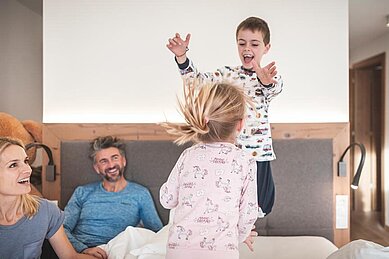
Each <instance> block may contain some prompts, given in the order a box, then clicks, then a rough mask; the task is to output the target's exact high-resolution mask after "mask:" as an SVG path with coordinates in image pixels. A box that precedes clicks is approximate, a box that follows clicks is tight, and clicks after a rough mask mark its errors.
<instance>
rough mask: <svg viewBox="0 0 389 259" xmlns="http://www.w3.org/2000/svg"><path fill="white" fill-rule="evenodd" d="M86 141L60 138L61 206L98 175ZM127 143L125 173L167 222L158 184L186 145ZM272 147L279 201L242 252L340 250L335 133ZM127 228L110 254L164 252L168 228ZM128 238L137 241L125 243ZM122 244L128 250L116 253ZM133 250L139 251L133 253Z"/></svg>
mask: <svg viewBox="0 0 389 259" xmlns="http://www.w3.org/2000/svg"><path fill="white" fill-rule="evenodd" d="M88 142H89V140H78V141H67V140H65V141H61V144H60V158H61V163H60V172H61V182H60V187H61V188H60V199H59V205H60V207H61V208H64V206H65V205H66V203H67V201H68V200H69V198H70V196H71V194H72V193H73V191H74V189H75V188H76V187H77V186H78V185H82V184H86V183H89V182H93V181H99V178H98V176H97V174H96V173H95V172H94V171H93V169H92V165H91V161H90V160H89V158H88ZM126 146H127V147H126V148H127V150H126V152H127V168H126V171H125V175H126V178H127V179H128V180H130V181H134V182H137V183H140V184H142V185H144V186H146V187H147V188H148V189H149V190H150V192H151V194H152V196H153V199H154V201H155V204H156V207H157V210H158V213H159V215H160V217H161V219H162V221H163V223H164V224H167V223H168V220H169V211H168V210H166V209H164V208H163V207H162V206H161V205H160V204H159V198H158V193H159V188H160V186H161V185H162V183H163V182H165V181H166V179H167V177H168V175H169V173H170V170H171V169H172V167H173V165H174V164H175V162H176V160H177V158H178V157H179V155H180V153H181V152H182V150H183V149H184V148H185V147H186V146H183V147H178V146H176V145H175V144H173V143H172V141H170V140H168V141H161V140H147V141H140V140H136V141H134V140H127V141H126ZM274 147H275V151H276V154H277V160H275V161H274V162H272V169H273V176H274V181H275V184H276V201H275V205H274V207H273V211H272V212H271V213H270V214H269V215H268V216H266V217H265V218H264V219H262V220H259V221H257V224H256V230H257V231H258V233H259V235H260V236H259V237H257V238H256V239H255V252H254V253H252V252H250V251H249V250H248V249H247V247H245V246H244V245H243V246H241V247H240V252H241V258H244V259H249V258H299V259H301V258H309V259H314V258H317V259H319V258H323V259H324V258H326V257H327V256H328V255H330V254H331V253H332V252H334V251H335V250H337V247H336V246H335V245H334V222H333V219H334V211H333V208H334V206H333V205H334V204H333V182H334V179H333V177H334V176H333V142H332V140H331V139H309V140H304V139H287V140H285V139H282V140H275V141H274ZM150 161H152V162H150ZM166 228H167V227H165V228H164V229H166ZM126 231H127V230H126ZM128 231H132V232H131V233H130V232H127V234H126V235H123V236H124V238H127V239H125V241H123V240H121V241H118V240H116V241H117V243H116V244H114V243H113V242H112V243H111V244H107V247H106V249H107V250H108V251H112V252H110V258H138V259H145V258H149V259H151V258H154V259H156V258H164V256H163V253H164V244H165V242H166V238H167V235H165V234H166V230H165V232H163V231H162V232H161V233H160V232H158V233H157V234H155V233H150V232H147V233H146V232H144V230H142V229H141V230H139V229H138V228H129V229H128ZM139 231H140V232H141V233H143V234H139V233H138V232H139ZM142 231H143V232H142ZM134 233H135V234H134ZM134 235H135V236H136V238H134V239H131V240H130V241H131V242H129V240H128V238H131V237H133V236H134ZM119 240H120V239H119ZM134 240H137V242H138V243H136V242H134ZM129 243H131V244H132V245H137V246H136V247H126V244H129ZM118 247H121V249H122V251H126V252H125V254H123V253H122V251H120V252H116V253H115V250H116V251H119V250H118ZM123 247H124V248H123ZM145 247H146V248H145ZM150 247H151V248H150ZM123 249H124V250H123ZM134 250H135V253H130V252H134ZM136 251H137V252H136Z"/></svg>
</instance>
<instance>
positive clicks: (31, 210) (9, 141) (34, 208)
mask: <svg viewBox="0 0 389 259" xmlns="http://www.w3.org/2000/svg"><path fill="white" fill-rule="evenodd" d="M12 145H15V146H19V147H21V148H23V149H25V147H24V145H23V142H22V141H20V140H19V139H14V138H7V137H0V159H1V154H2V153H3V152H4V150H5V149H6V148H7V147H9V146H12ZM19 209H20V210H21V211H22V212H23V214H24V215H25V216H26V217H27V218H29V219H31V218H32V217H33V216H34V215H35V214H36V213H37V212H38V209H39V198H38V197H37V196H34V195H30V194H22V195H21V202H20V208H19Z"/></svg>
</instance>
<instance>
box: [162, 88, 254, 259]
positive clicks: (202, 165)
mask: <svg viewBox="0 0 389 259" xmlns="http://www.w3.org/2000/svg"><path fill="white" fill-rule="evenodd" d="M198 84H199V83H198V82H195V83H194V84H191V85H189V86H187V87H186V88H185V90H184V95H185V97H184V101H183V102H181V103H180V109H181V112H182V114H183V115H184V117H185V121H186V123H185V124H174V123H164V124H163V126H165V127H167V129H168V132H169V133H172V134H175V135H177V136H178V138H177V140H176V142H177V143H178V144H184V143H186V142H189V141H192V142H195V145H194V146H192V147H190V148H187V149H186V150H185V151H184V152H183V153H182V154H181V156H180V157H179V159H178V161H177V163H176V165H175V166H174V168H173V169H172V172H171V173H170V176H169V178H168V180H167V182H166V183H164V184H163V185H162V187H161V190H160V202H161V204H162V206H164V207H165V208H167V209H173V208H175V216H174V219H173V224H172V226H171V228H170V232H169V238H168V243H167V254H166V258H167V259H175V258H185V259H190V258H207V259H213V258H220V259H221V258H223V259H238V258H239V251H238V245H239V243H241V242H244V241H245V240H246V239H247V238H249V237H250V233H251V229H252V227H253V225H254V223H255V221H256V219H257V217H258V205H257V191H256V189H257V181H256V162H255V160H254V159H253V158H252V157H251V156H250V154H246V152H245V151H243V150H241V149H239V148H238V147H236V146H235V145H234V143H235V138H236V135H237V134H238V133H239V131H240V130H241V129H242V127H243V118H244V116H245V110H246V106H247V104H248V101H247V100H248V99H247V97H246V96H245V94H244V93H243V90H242V89H241V88H238V87H236V86H234V85H231V84H228V83H217V84H205V85H198ZM199 86H200V87H199ZM249 247H250V245H249Z"/></svg>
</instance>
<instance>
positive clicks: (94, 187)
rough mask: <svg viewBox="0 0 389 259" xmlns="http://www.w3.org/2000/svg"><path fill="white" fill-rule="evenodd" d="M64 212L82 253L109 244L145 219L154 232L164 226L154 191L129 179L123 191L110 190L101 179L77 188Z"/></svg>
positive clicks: (71, 236) (69, 232)
mask: <svg viewBox="0 0 389 259" xmlns="http://www.w3.org/2000/svg"><path fill="white" fill-rule="evenodd" d="M64 211H65V221H64V227H65V232H66V234H67V236H68V238H69V240H70V242H71V243H72V245H73V246H74V248H75V249H76V250H77V251H78V252H81V251H83V250H84V249H86V248H88V247H95V246H98V245H101V244H106V243H108V241H109V240H111V239H112V238H114V237H115V236H116V235H118V234H119V233H120V232H122V231H123V230H125V229H126V228H127V227H128V226H137V225H138V224H139V223H140V222H141V221H142V224H143V226H144V227H145V228H148V229H151V230H153V231H158V230H160V229H161V228H162V222H161V220H160V218H159V216H158V214H157V211H156V209H155V206H154V202H153V199H152V197H151V195H150V192H149V191H148V190H147V189H146V188H145V187H143V186H141V185H139V184H136V183H132V182H129V181H127V186H126V188H125V189H123V190H122V191H120V192H108V191H106V190H105V189H104V188H103V186H102V183H101V182H97V183H91V184H88V185H84V186H80V187H77V188H76V190H75V191H74V193H73V195H72V197H71V198H70V200H69V202H68V204H67V205H66V207H65V210H64Z"/></svg>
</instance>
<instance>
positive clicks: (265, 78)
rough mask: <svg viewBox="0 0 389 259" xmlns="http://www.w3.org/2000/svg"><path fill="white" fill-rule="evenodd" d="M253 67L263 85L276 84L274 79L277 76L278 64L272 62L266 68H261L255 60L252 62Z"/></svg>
mask: <svg viewBox="0 0 389 259" xmlns="http://www.w3.org/2000/svg"><path fill="white" fill-rule="evenodd" d="M251 64H252V65H253V70H254V71H255V73H256V74H257V76H258V78H259V80H261V83H262V84H263V85H270V84H276V83H277V81H276V80H274V77H275V76H276V75H277V70H276V66H275V64H276V62H274V61H273V62H271V63H270V64H268V65H267V66H265V67H260V66H259V65H258V64H257V62H255V60H253V61H252V62H251Z"/></svg>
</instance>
